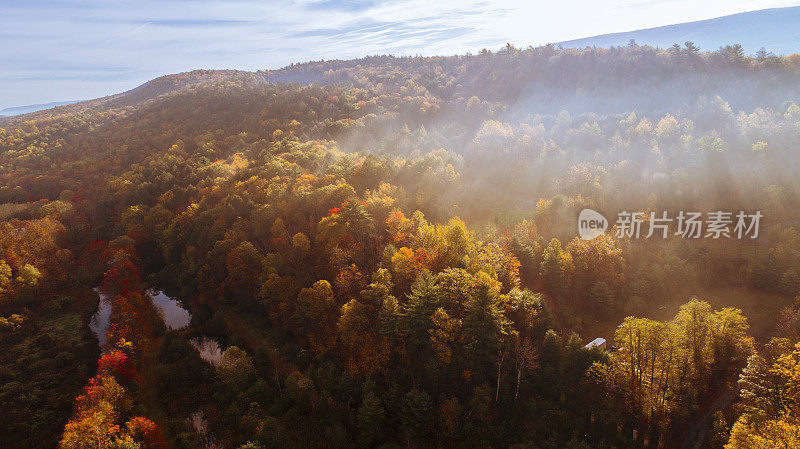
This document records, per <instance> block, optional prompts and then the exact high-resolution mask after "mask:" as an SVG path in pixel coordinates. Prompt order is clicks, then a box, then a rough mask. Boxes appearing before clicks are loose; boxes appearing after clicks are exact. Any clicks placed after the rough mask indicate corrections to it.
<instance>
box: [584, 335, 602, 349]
mask: <svg viewBox="0 0 800 449" xmlns="http://www.w3.org/2000/svg"><path fill="white" fill-rule="evenodd" d="M594 347H597V348H598V349H600V350H602V351H605V350H606V339H605V338H599V337H598V338H595V339H594V340H592V341H590V342H589V344H587V345H586V346H584V348H586V349H592V348H594Z"/></svg>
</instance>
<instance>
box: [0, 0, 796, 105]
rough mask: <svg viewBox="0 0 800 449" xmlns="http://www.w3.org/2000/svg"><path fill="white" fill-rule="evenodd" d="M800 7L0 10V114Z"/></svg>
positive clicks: (306, 4) (295, 4)
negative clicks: (210, 75)
mask: <svg viewBox="0 0 800 449" xmlns="http://www.w3.org/2000/svg"><path fill="white" fill-rule="evenodd" d="M798 4H800V3H798V2H785V1H764V0H755V1H753V0H739V1H728V2H724V1H712V2H704V4H702V5H695V4H692V3H691V2H688V1H684V0H679V1H672V0H657V1H647V2H638V3H637V2H634V3H631V2H629V1H625V0H616V1H613V2H606V3H603V4H602V5H600V4H592V3H590V2H586V1H584V0H573V1H568V2H561V3H559V4H558V5H544V6H543V5H524V4H522V5H520V4H517V2H513V1H501V2H492V3H491V4H490V3H488V2H483V1H471V2H469V3H468V4H466V5H463V4H456V3H455V2H446V3H436V4H432V3H430V2H422V1H419V0H406V1H403V2H399V3H397V2H396V3H391V4H390V3H388V2H380V1H368V2H356V1H341V0H324V1H289V2H281V3H280V4H275V5H272V6H265V5H263V4H261V3H257V2H247V1H244V2H235V3H229V4H226V5H225V6H220V5H215V4H212V3H208V2H193V3H192V8H191V9H190V10H187V8H186V5H185V4H183V2H182V1H171V2H167V3H166V4H164V2H161V3H159V4H158V5H156V4H151V3H150V2H147V1H144V2H142V1H130V2H124V3H114V4H113V5H112V4H99V3H96V2H78V1H71V0H69V1H60V2H56V3H51V2H42V1H32V2H26V3H25V4H23V5H18V4H15V3H13V2H7V1H0V10H2V11H3V17H4V18H5V21H6V25H5V26H4V29H5V31H4V32H3V33H2V35H3V37H4V38H5V40H6V42H7V44H8V45H6V46H4V49H3V50H0V61H2V64H0V67H2V68H0V80H2V82H3V84H4V87H5V89H3V92H4V93H3V95H2V96H0V110H2V109H8V108H16V107H21V106H28V105H35V104H48V103H54V102H66V101H75V100H86V99H91V98H97V97H102V96H106V95H111V94H115V93H119V92H123V91H126V90H129V89H131V88H133V87H136V86H137V85H140V84H142V83H144V82H146V81H148V80H151V79H153V78H156V77H158V76H162V75H167V74H172V73H178V72H184V71H189V70H194V69H239V70H262V69H277V68H281V67H284V66H286V65H289V64H291V63H296V62H306V61H313V60H320V59H326V60H327V59H352V58H358V57H363V56H366V55H374V54H395V55H425V56H429V55H452V54H463V53H476V52H478V51H480V50H481V49H482V48H489V49H497V48H499V47H501V46H503V45H505V43H506V42H510V43H512V44H514V45H517V46H520V47H527V46H529V45H533V46H537V45H543V44H546V43H549V42H564V41H570V40H576V39H582V38H587V37H592V36H598V35H603V34H608V33H620V32H626V31H636V30H641V29H646V28H653V27H659V26H665V25H673V24H679V23H686V22H693V21H700V20H705V19H711V18H717V17H723V16H727V15H731V14H737V13H742V12H750V11H757V10H761V9H767V8H777V7H787V6H796V5H798ZM574 11H581V13H580V14H575V13H574ZM623 11H624V14H622V12H623ZM714 49H715V48H704V50H714Z"/></svg>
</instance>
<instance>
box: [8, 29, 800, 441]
mask: <svg viewBox="0 0 800 449" xmlns="http://www.w3.org/2000/svg"><path fill="white" fill-rule="evenodd" d="M798 144H800V55H797V54H795V55H791V56H775V55H772V54H770V53H767V52H765V51H762V52H759V53H757V54H754V55H746V54H745V53H744V51H743V50H742V48H741V47H740V46H738V45H729V46H726V47H723V48H720V49H718V50H716V51H702V50H701V49H699V48H697V46H695V45H694V44H692V43H691V42H687V43H685V44H682V45H677V44H676V45H675V46H673V47H671V48H667V49H658V48H653V47H649V46H640V45H637V44H636V43H635V42H631V44H630V45H628V46H626V47H612V48H611V49H589V48H587V49H584V50H574V49H562V48H559V47H555V46H553V45H548V46H542V47H535V48H534V47H530V48H527V49H520V48H515V47H514V46H511V45H508V46H506V47H504V48H502V49H500V50H498V51H489V50H484V51H481V52H480V53H478V54H468V55H461V56H452V57H392V56H374V57H367V58H364V59H358V60H347V61H339V60H334V61H317V62H309V63H304V64H294V65H291V66H288V67H285V68H283V69H280V70H266V71H259V72H243V71H194V72H187V73H181V74H176V75H169V76H165V77H162V78H157V79H154V80H152V81H150V82H148V83H146V84H144V85H142V86H140V87H138V88H136V89H133V90H131V91H128V92H125V93H122V94H118V95H113V96H109V97H104V98H99V99H96V100H91V101H86V102H82V103H77V104H73V105H68V106H61V107H58V108H55V109H50V110H45V111H40V112H34V113H31V114H26V115H21V116H14V117H7V118H0V348H1V349H2V351H0V446H2V447H4V448H9V449H15V448H20V449H22V448H55V447H58V448H64V449H84V448H86V449H88V448H115V449H123V448H124V449H148V448H151V449H154V448H159V449H161V448H180V449H189V448H209V449H212V448H214V449H216V448H231V449H268V448H351V447H363V448H383V449H390V448H409V449H410V448H462V447H466V448H531V449H534V448H537V449H557V448H558V449H560V448H569V449H589V448H608V449H611V448H645V447H650V448H657V447H660V448H701V447H702V448H709V449H720V448H723V447H724V448H727V449H745V448H748V449H749V448H753V449H755V448H771V447H785V448H791V447H800V213H798V210H800V178H799V177H798V174H799V173H800V146H798ZM584 209H592V210H594V211H597V212H598V213H600V214H602V215H603V216H605V217H607V218H608V219H609V221H610V226H609V228H608V229H607V230H605V232H601V233H600V235H598V236H596V237H594V238H592V239H582V238H580V237H579V235H578V220H577V217H578V214H579V213H580V212H581V211H582V210H584ZM623 211H628V212H635V211H639V212H642V216H643V217H645V218H644V223H643V224H642V226H643V229H644V230H646V229H647V225H654V224H655V220H654V219H650V217H654V216H656V215H657V216H661V214H662V213H664V214H668V215H669V216H670V217H676V216H678V215H679V214H680V213H681V212H682V211H685V212H690V211H697V212H699V213H701V214H703V215H704V216H705V215H707V214H709V213H713V212H714V211H729V212H732V213H733V214H734V216H735V214H736V213H738V212H740V211H742V212H744V213H747V214H750V215H752V214H754V213H755V212H758V213H759V214H760V217H761V220H760V223H759V227H758V232H757V234H755V233H752V232H751V235H747V236H745V238H738V236H737V235H736V233H735V232H733V231H734V227H733V226H734V225H735V224H736V219H735V217H734V218H733V223H732V224H731V226H730V231H731V232H730V235H727V236H725V235H723V236H721V238H706V237H707V236H705V235H701V236H700V238H690V237H687V235H686V234H685V233H684V234H681V233H680V232H678V231H680V230H679V229H677V228H676V223H675V222H674V221H673V222H672V223H671V224H669V225H668V226H667V227H666V228H665V229H664V234H663V237H662V235H661V233H660V232H659V233H658V235H657V236H656V237H652V236H651V237H649V238H645V235H644V234H646V232H643V235H642V236H636V235H632V234H630V233H627V234H626V233H625V232H621V231H624V230H621V229H620V225H619V224H617V217H618V214H619V213H620V212H623ZM651 213H654V214H656V215H651ZM751 231H753V230H752V229H751ZM703 234H705V233H703ZM597 338H601V339H603V340H595V339H597ZM593 340H594V341H595V344H590V342H592V341H593ZM598 341H602V344H598V343H597V342H598Z"/></svg>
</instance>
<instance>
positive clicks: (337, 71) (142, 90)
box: [0, 6, 800, 124]
mask: <svg viewBox="0 0 800 449" xmlns="http://www.w3.org/2000/svg"><path fill="white" fill-rule="evenodd" d="M632 39H633V40H635V41H636V43H637V44H640V45H645V44H647V45H650V46H653V47H659V48H668V47H670V46H672V44H674V43H678V44H683V43H684V42H686V41H692V42H694V43H695V45H697V46H699V47H700V48H701V50H702V51H703V52H706V51H710V52H713V51H714V50H717V49H718V48H719V47H721V46H725V45H731V44H736V43H738V44H741V45H742V46H743V47H744V50H745V52H746V53H748V54H753V53H754V52H756V51H758V49H760V48H762V47H764V48H766V49H767V50H768V51H771V52H773V53H776V54H782V55H783V54H792V53H796V52H800V6H798V7H789V8H774V9H765V10H759V11H753V12H746V13H740V14H734V15H729V16H724V17H719V18H716V19H709V20H702V21H697V22H688V23H682V24H676V25H668V26H663V27H658V28H649V29H643V30H638V31H630V32H622V33H614V34H606V35H601V36H594V37H588V38H583V39H576V40H570V41H564V42H561V43H558V44H556V47H558V46H561V47H563V48H579V49H584V48H586V47H598V48H608V47H611V46H615V47H624V46H627V45H628V43H629V42H630V40H632ZM545 47H547V48H545ZM545 47H541V48H539V49H530V50H526V52H524V53H525V54H527V57H528V58H529V59H530V58H531V57H534V55H535V54H538V53H542V52H553V51H555V52H558V51H559V50H558V49H557V48H556V49H553V48H550V46H545ZM507 51H508V50H507V49H501V50H499V51H498V52H495V53H494V54H495V56H494V57H497V58H501V59H502V54H504V52H507ZM566 53H569V52H565V54H566ZM589 53H591V51H590V52H589ZM654 53H658V52H657V51H654ZM483 57H484V56H481V55H461V56H429V57H413V58H412V57H395V56H391V55H383V56H367V57H364V58H360V59H351V60H327V61H310V62H306V63H301V64H293V65H291V66H287V67H284V68H281V69H277V70H267V71H258V72H248V71H239V70H194V71H191V72H183V73H177V74H172V75H165V76H161V77H159V78H155V79H153V80H151V81H148V82H146V83H144V84H142V85H140V86H138V87H135V88H133V89H130V90H128V91H126V92H121V93H119V94H114V95H109V96H106V97H102V98H97V99H92V100H87V101H80V102H56V103H46V104H38V105H30V106H20V107H13V108H7V109H3V110H0V124H3V123H10V122H14V121H20V120H28V119H33V118H37V117H39V116H43V115H47V114H50V113H51V112H52V113H55V114H60V113H74V112H78V111H84V110H94V109H112V108H121V107H126V106H137V105H140V104H142V103H145V102H149V101H152V100H155V99H157V98H159V97H162V96H164V95H168V94H171V93H175V92H178V91H181V90H182V89H186V88H192V87H194V86H199V85H206V84H209V83H215V82H220V81H224V80H236V79H242V78H247V79H248V80H249V81H251V82H255V83H263V82H267V83H298V84H313V83H317V84H330V83H346V84H359V83H361V81H359V77H357V76H355V73H357V72H358V73H361V75H362V77H363V76H367V77H369V76H371V75H370V70H371V69H370V68H376V67H382V66H392V67H394V68H397V69H401V70H410V71H412V72H413V71H416V70H418V69H419V68H420V67H422V66H426V65H429V66H431V68H432V67H433V66H436V65H439V64H443V63H449V62H448V61H450V62H452V61H456V60H459V59H464V60H469V61H472V62H471V64H472V65H476V64H478V65H479V61H480V60H481V58H483ZM566 59H568V57H565V58H564V60H566ZM542 61H544V59H543V60H542ZM598 61H599V60H598ZM664 61H666V60H664ZM664 61H662V62H664ZM547 64H561V63H559V62H557V60H553V61H550V62H548V63H547ZM664 64H665V65H663V66H661V67H660V68H659V69H658V70H657V71H656V72H655V73H653V74H652V75H651V76H649V77H648V78H646V79H645V80H644V81H642V82H643V83H644V84H643V87H642V86H640V87H642V89H645V90H646V88H647V86H649V84H650V83H652V82H654V81H653V80H654V79H659V80H660V81H659V82H662V83H666V82H675V79H677V78H674V76H673V75H675V76H677V75H676V74H674V73H673V74H672V75H670V74H669V73H670V72H671V70H672V69H673V68H674V67H673V64H672V63H669V62H664ZM709 64H712V65H713V63H709ZM745 65H746V64H745ZM568 67H569V66H564V67H561V68H558V67H556V66H555V65H554V66H552V67H550V68H549V69H548V68H547V67H546V65H542V66H541V67H540V68H538V69H537V68H535V66H524V65H523V66H519V67H516V68H514V69H513V70H512V71H509V72H508V73H515V74H516V75H515V77H517V78H519V77H520V76H521V75H520V72H519V71H520V70H522V69H524V70H526V71H529V72H530V73H529V75H530V76H529V77H528V78H525V79H517V80H516V81H515V82H514V83H512V84H515V85H517V86H518V87H519V89H520V90H519V92H517V95H520V96H523V94H524V95H527V96H529V97H531V96H532V97H542V96H545V97H547V96H549V97H548V99H547V101H545V100H542V99H541V98H540V104H539V105H540V106H541V104H545V105H546V106H550V107H551V109H552V108H556V109H557V108H562V109H570V108H571V105H572V106H574V105H575V104H577V105H580V104H581V102H583V101H586V100H587V99H589V100H592V101H594V102H597V103H603V102H605V103H608V104H610V105H613V104H614V103H620V105H618V106H615V107H612V108H610V109H615V110H628V109H630V108H631V107H632V106H631V105H634V106H637V105H644V104H645V103H646V101H645V99H643V98H642V99H640V100H637V101H635V102H633V101H632V100H630V99H628V100H620V96H619V95H618V93H619V92H618V91H612V90H607V91H603V92H600V93H594V94H592V95H589V96H588V97H586V98H584V99H582V100H578V99H575V98H573V100H567V98H572V97H574V96H575V95H577V94H576V92H575V89H574V88H573V87H570V86H567V90H566V91H563V92H562V91H559V90H558V89H554V87H558V86H557V85H558V84H559V83H560V82H561V81H563V74H564V73H565V72H563V70H566V69H567V68H568ZM498 70H499V69H498ZM570 70H571V69H570ZM604 70H608V67H606V69H604ZM710 70H713V71H715V72H716V71H718V70H719V67H716V66H715V67H711V66H710ZM501 72H502V71H498V72H497V73H494V74H491V73H487V74H485V76H500V75H499V74H500V73H501ZM425 73H427V72H425ZM571 73H572V75H571V76H573V77H575V76H579V75H578V74H577V72H571ZM776 73H777V72H776ZM548 74H549V75H548ZM551 75H552V77H553V79H551V80H550V81H546V80H547V79H548V78H547V77H548V76H551ZM595 75H597V76H599V77H601V76H605V75H608V74H604V71H599V72H596V73H595ZM731 75H732V76H733V78H731V79H729V80H728V81H729V82H728V83H727V84H725V83H722V84H724V86H717V87H714V88H713V89H712V88H711V87H709V86H706V87H705V88H704V89H705V90H706V91H707V92H706V93H708V94H720V95H722V96H723V97H725V98H726V99H736V98H738V97H743V96H746V95H745V93H747V92H748V90H747V89H746V88H745V87H748V88H750V90H751V91H750V93H749V94H747V95H750V97H753V98H767V97H770V98H772V100H775V101H772V103H775V102H776V101H777V100H776V98H783V99H786V98H794V97H793V96H791V95H789V96H786V95H784V94H776V93H774V92H772V90H773V89H772V87H771V86H773V85H783V86H787V85H790V84H791V83H789V84H787V83H786V82H785V80H783V79H776V80H767V79H766V78H764V79H762V80H760V81H758V82H756V81H754V80H755V78H754V77H756V75H754V74H752V73H750V72H748V71H746V70H745V71H743V72H741V73H738V72H737V73H736V74H735V75H734V74H733V72H731ZM426 76H427V75H426ZM770 76H772V75H770ZM776 76H777V75H776ZM781 76H783V75H781ZM543 77H544V78H543ZM617 78H618V77H617ZM617 78H615V77H614V76H612V77H610V78H609V79H608V80H607V81H609V80H614V79H617ZM364 79H366V78H364ZM559 80H560V81H559ZM712 81H713V82H712ZM712 81H709V82H710V83H711V84H714V85H720V84H721V83H720V79H714V80H712ZM750 81H753V82H755V84H753V85H750V84H747V83H748V82H750ZM383 82H387V80H383ZM473 82H474V83H477V84H476V85H480V84H485V80H484V79H477V80H473ZM542 82H545V84H544V85H540V84H541V83H542ZM547 82H550V85H547V84H546V83H547ZM742 82H744V83H745V84H741V83H742ZM537 83H539V84H537ZM456 85H458V83H456ZM526 86H527V87H526ZM532 86H538V87H537V88H536V89H532ZM362 87H363V86H362ZM561 87H562V88H564V86H561ZM629 87H630V86H628V84H624V85H623V86H617V87H616V88H617V89H618V90H619V89H623V90H624V89H627V90H625V93H626V94H630V92H629V90H630V89H629ZM742 92H745V93H742ZM792 92H794V91H792ZM478 94H479V95H478V96H479V97H481V98H483V97H484V96H487V95H489V96H490V95H491V94H490V93H487V92H483V93H480V92H478ZM579 94H580V92H579ZM471 95H473V93H470V94H469V96H471ZM580 95H584V96H586V95H588V94H587V93H586V92H584V93H582V94H580ZM580 95H579V96H580ZM603 95H605V96H604V97H603ZM697 96H699V94H698V95H697ZM601 97H602V100H601ZM651 97H652V98H649V99H650V103H651V106H652V104H656V103H658V104H660V103H661V102H663V101H664V98H663V97H660V96H658V95H656V96H651ZM773 97H774V98H773ZM751 100H752V98H751V99H749V100H746V101H741V102H739V103H740V105H745V107H749V106H747V105H751V103H752V104H755V103H754V102H753V101H751ZM569 101H574V102H576V103H570V102H569ZM623 103H624V105H623ZM766 103H769V102H766ZM766 103H765V104H766ZM772 103H770V104H772ZM53 108H58V109H57V110H56V111H51V109H53ZM582 109H583V108H580V107H578V108H577V110H579V111H580V110H582Z"/></svg>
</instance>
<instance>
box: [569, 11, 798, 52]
mask: <svg viewBox="0 0 800 449" xmlns="http://www.w3.org/2000/svg"><path fill="white" fill-rule="evenodd" d="M631 39H633V40H634V41H636V43H637V44H639V45H645V44H646V45H651V46H654V47H660V48H668V47H670V46H672V44H675V43H678V44H681V45H683V43H684V42H686V41H691V42H694V44H695V45H697V46H699V47H700V48H701V49H702V50H709V51H711V50H716V49H718V48H719V47H721V46H725V45H729V44H736V43H738V44H741V45H742V47H744V50H745V52H747V53H748V54H753V53H755V52H756V51H758V50H759V49H760V48H762V47H763V48H765V49H766V50H767V51H769V52H772V53H775V54H777V55H788V54H793V53H800V6H793V7H788V8H772V9H762V10H758V11H751V12H744V13H739V14H732V15H729V16H723V17H717V18H715V19H708V20H700V21H696V22H686V23H679V24H675V25H666V26H661V27H657V28H646V29H642V30H636V31H627V32H621V33H611V34H603V35H599V36H592V37H586V38H581V39H574V40H569V41H564V42H559V43H558V44H557V45H561V46H562V47H564V48H584V47H600V48H608V47H620V46H625V45H628V43H629V42H630V41H631Z"/></svg>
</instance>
